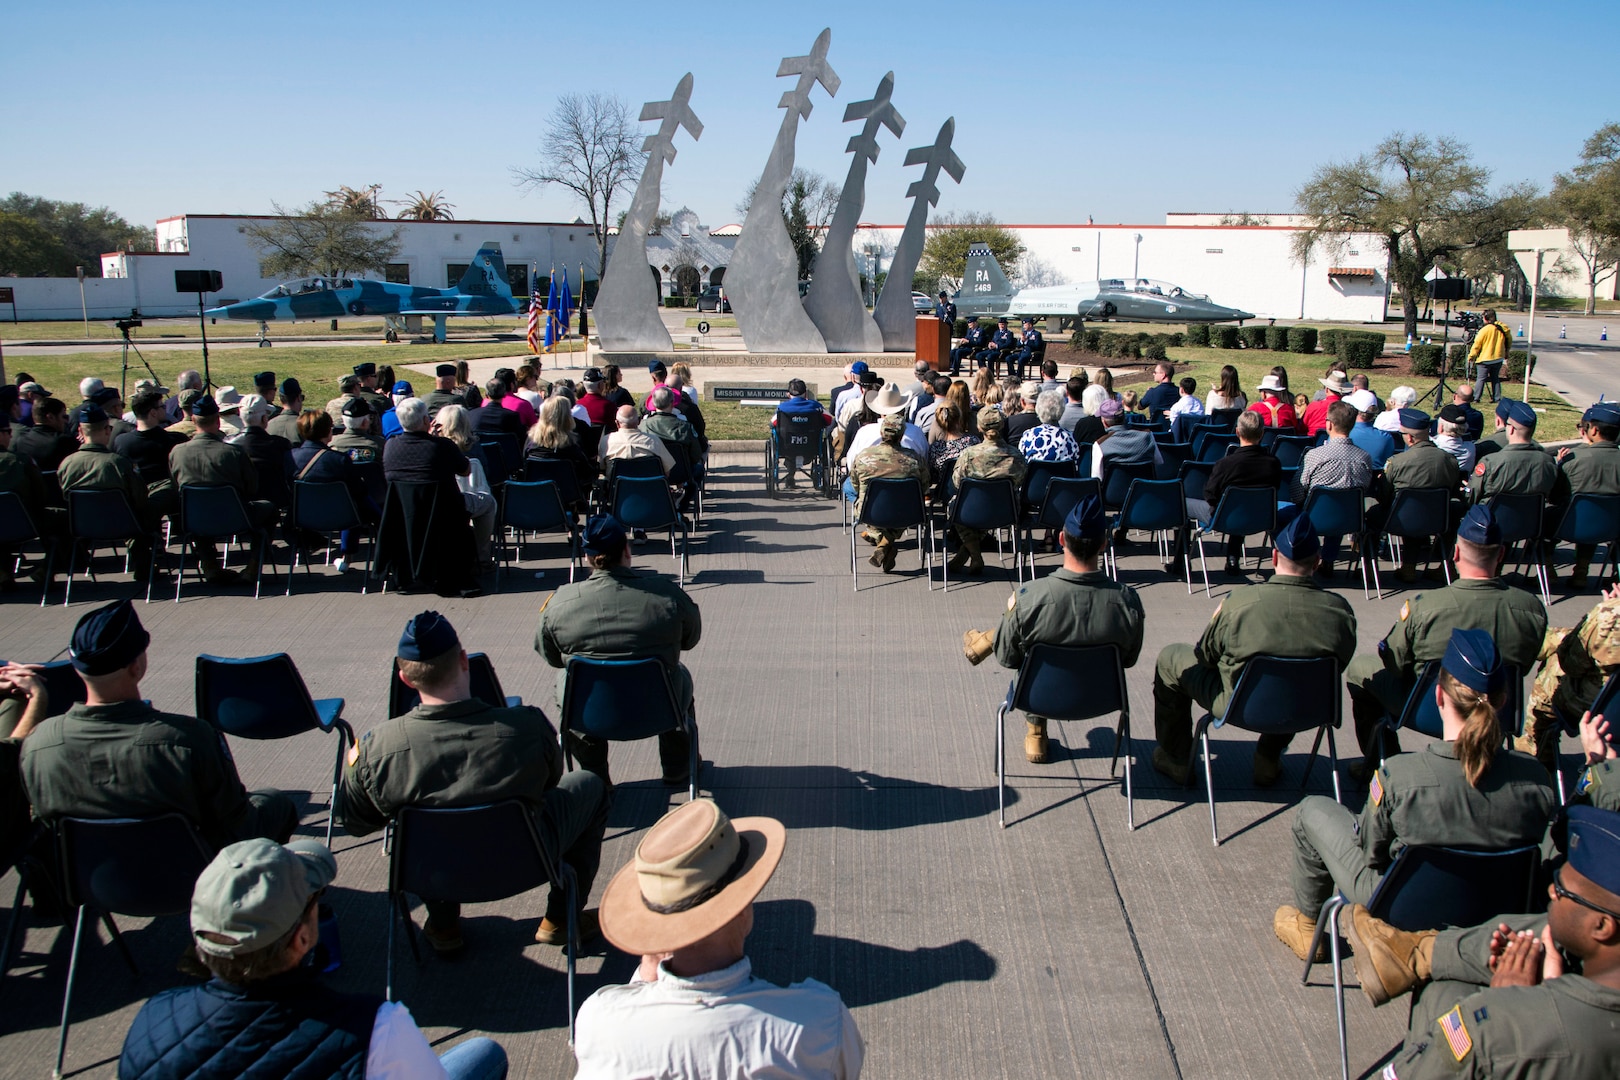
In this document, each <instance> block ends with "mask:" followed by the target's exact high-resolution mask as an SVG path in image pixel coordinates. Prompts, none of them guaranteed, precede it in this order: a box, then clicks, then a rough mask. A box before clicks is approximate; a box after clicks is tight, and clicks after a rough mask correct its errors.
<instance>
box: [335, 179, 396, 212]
mask: <svg viewBox="0 0 1620 1080" xmlns="http://www.w3.org/2000/svg"><path fill="white" fill-rule="evenodd" d="M325 195H326V204H327V205H328V206H330V207H332V208H333V209H334V210H343V211H346V212H348V213H350V214H353V215H354V216H356V217H362V218H372V219H374V220H377V221H386V220H387V219H388V211H386V210H384V209H383V206H382V204H383V199H382V185H381V184H367V185H366V186H365V187H358V188H355V187H350V186H349V185H348V184H339V185H338V189H337V190H336V191H328V192H326V193H325Z"/></svg>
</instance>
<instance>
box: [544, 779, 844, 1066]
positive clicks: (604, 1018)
mask: <svg viewBox="0 0 1620 1080" xmlns="http://www.w3.org/2000/svg"><path fill="white" fill-rule="evenodd" d="M785 841H786V833H785V830H784V829H783V828H782V823H781V822H779V821H776V820H774V819H773V818H766V817H757V818H737V819H736V820H735V821H733V820H731V819H729V818H727V817H726V815H725V812H724V811H722V810H721V809H720V807H719V806H717V805H716V804H715V803H714V802H713V801H712V800H709V799H695V800H693V801H691V802H687V803H684V804H682V805H681V806H679V807H677V808H676V809H675V810H672V811H671V812H670V813H668V814H666V815H665V816H664V818H663V819H662V820H660V821H659V822H658V824H656V825H654V826H653V827H652V828H651V829H649V830H648V831H647V835H646V836H645V837H643V838H642V841H641V843H640V844H639V845H637V847H636V854H635V858H634V859H632V860H631V861H630V863H628V864H627V865H626V866H625V867H624V868H623V869H621V870H620V871H619V872H618V873H617V874H615V875H614V877H613V880H612V882H610V883H609V884H608V887H607V891H606V892H605V893H604V894H603V896H602V907H601V914H602V933H603V935H604V936H605V937H606V938H607V939H608V941H610V942H612V943H613V944H614V945H615V946H617V947H618V948H620V949H623V950H624V951H625V952H627V953H630V954H632V955H636V956H641V957H642V958H643V968H642V971H641V972H638V973H637V977H636V981H634V982H631V983H629V984H628V985H625V986H605V987H603V988H602V989H600V990H598V991H597V992H596V993H594V994H592V995H591V996H590V998H589V999H588V1000H587V1001H586V1002H585V1004H584V1006H582V1007H581V1008H580V1010H579V1022H578V1028H577V1035H576V1037H575V1041H574V1054H575V1056H576V1057H578V1059H579V1072H578V1073H576V1074H575V1076H576V1078H577V1080H595V1078H599V1077H621V1076H667V1077H694V1078H696V1077H709V1076H728V1077H754V1076H771V1077H795V1076H803V1077H824V1078H840V1080H842V1078H853V1077H857V1076H859V1075H860V1072H861V1063H862V1060H863V1058H864V1056H865V1052H866V1051H865V1046H864V1044H863V1043H862V1041H861V1035H860V1032H859V1030H857V1029H856V1027H855V1018H854V1017H853V1016H851V1015H850V1013H849V1010H848V1009H847V1008H845V1007H844V1003H843V1001H842V1000H840V998H839V996H838V993H837V991H835V990H833V989H832V988H831V987H829V986H826V985H825V984H823V983H820V982H817V981H816V980H814V979H806V980H805V981H804V982H802V983H794V984H793V985H792V986H787V987H781V986H777V985H775V984H773V983H768V982H765V981H764V980H763V979H756V978H755V977H754V975H753V971H752V968H751V966H750V964H749V962H748V956H747V954H746V953H745V952H744V949H743V946H744V943H745V942H746V941H747V938H748V934H749V931H751V930H752V929H753V927H754V898H755V897H756V896H758V895H759V893H760V890H762V889H763V888H764V887H765V883H766V882H768V881H769V880H770V879H771V875H772V874H773V873H775V871H776V865H777V863H778V862H780V861H781V858H782V847H783V844H784V843H785ZM655 960H656V961H658V966H657V971H656V974H654V973H652V972H651V971H649V970H648V969H649V968H650V967H651V965H652V963H653V961H655Z"/></svg>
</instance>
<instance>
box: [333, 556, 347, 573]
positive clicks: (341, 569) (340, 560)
mask: <svg viewBox="0 0 1620 1080" xmlns="http://www.w3.org/2000/svg"><path fill="white" fill-rule="evenodd" d="M332 567H333V569H335V570H336V571H337V572H338V573H340V574H347V573H348V572H349V560H348V559H345V558H344V557H343V556H341V555H339V556H338V557H337V558H336V559H334V560H333V561H332Z"/></svg>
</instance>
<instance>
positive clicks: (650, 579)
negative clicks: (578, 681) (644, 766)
mask: <svg viewBox="0 0 1620 1080" xmlns="http://www.w3.org/2000/svg"><path fill="white" fill-rule="evenodd" d="M584 544H585V559H586V561H587V562H589V563H590V565H591V576H590V577H588V578H586V579H585V580H584V581H580V582H575V583H573V584H569V585H564V586H562V587H561V588H559V589H558V590H557V591H556V592H554V593H552V594H551V595H550V596H549V597H547V598H546V602H545V603H544V604H542V605H541V606H540V625H539V626H538V627H536V629H535V632H534V651H535V652H537V653H539V654H540V655H541V656H543V657H544V658H545V661H546V663H548V664H550V665H551V666H552V667H554V668H563V669H564V670H563V671H562V673H561V674H559V675H558V676H557V703H558V705H561V704H562V701H563V696H564V693H565V691H566V689H567V682H568V672H567V670H566V668H567V665H568V661H569V659H571V658H572V657H575V656H583V657H588V658H590V659H592V660H632V659H640V658H642V657H648V656H651V657H656V658H657V659H658V662H659V663H661V664H663V665H664V670H665V672H667V673H668V675H669V684H670V688H671V689H672V690H673V691H674V693H675V706H676V708H678V709H684V710H686V711H687V715H693V712H692V710H693V708H694V704H695V703H694V701H693V692H692V673H691V672H690V671H688V670H687V669H686V665H685V664H682V663H681V659H680V657H681V653H683V652H685V651H688V650H690V649H694V648H696V647H697V643H698V640H699V639H700V638H701V637H702V636H703V616H702V613H701V612H699V610H698V606H697V604H696V602H694V601H693V600H692V598H691V597H690V596H688V595H687V594H686V591H685V590H684V589H682V588H681V587H680V586H679V585H677V584H676V583H675V582H673V581H671V580H670V579H669V578H667V577H662V576H660V575H658V574H655V573H652V572H649V571H638V570H635V569H632V567H631V565H630V562H631V557H632V554H633V549H632V547H631V544H630V535H629V533H628V532H627V531H626V530H625V527H624V525H623V523H622V522H620V521H619V519H618V518H615V517H613V516H612V515H610V514H599V515H597V516H596V517H593V518H591V519H590V520H589V521H588V522H586V524H585V535H584ZM568 738H569V749H570V751H571V752H572V753H573V755H574V757H575V758H576V759H578V761H579V764H580V767H581V768H584V769H588V770H590V771H591V772H594V773H596V774H597V775H598V776H600V777H601V778H602V779H603V780H604V781H606V782H608V783H611V782H612V781H611V780H610V779H609V774H608V744H607V742H606V741H605V740H602V739H598V738H595V737H594V736H590V735H581V734H579V733H577V732H569V735H568ZM690 752H691V743H690V741H689V738H688V736H687V734H686V733H685V732H684V731H666V732H664V733H663V734H661V735H659V736H658V760H659V762H660V764H661V765H662V766H663V775H664V783H666V784H668V785H670V786H671V787H685V786H686V785H687V782H688V781H689V780H690V779H691V760H690V757H689V755H690Z"/></svg>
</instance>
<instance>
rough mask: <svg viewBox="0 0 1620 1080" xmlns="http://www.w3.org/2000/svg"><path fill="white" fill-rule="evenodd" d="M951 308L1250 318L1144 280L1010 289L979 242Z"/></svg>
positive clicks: (1086, 316)
mask: <svg viewBox="0 0 1620 1080" xmlns="http://www.w3.org/2000/svg"><path fill="white" fill-rule="evenodd" d="M956 310H957V311H958V312H959V313H960V314H961V315H962V316H964V317H966V318H972V317H974V316H978V315H1006V316H1008V317H1009V318H1020V317H1023V316H1026V315H1027V316H1030V317H1032V318H1038V319H1050V318H1057V319H1078V320H1081V321H1085V320H1093V321H1100V320H1103V319H1119V320H1121V321H1123V322H1168V323H1201V322H1231V321H1233V320H1235V321H1237V322H1239V323H1241V322H1243V320H1245V319H1252V318H1254V315H1253V314H1252V313H1250V312H1247V311H1239V310H1238V309H1237V308H1229V307H1222V306H1221V305H1219V304H1216V303H1212V302H1211V301H1210V299H1209V297H1207V296H1202V295H1199V294H1198V293H1190V292H1187V291H1186V290H1185V289H1183V288H1181V287H1180V286H1178V285H1171V284H1169V283H1167V282H1163V281H1153V280H1150V279H1148V278H1110V279H1105V280H1103V281H1086V282H1081V283H1080V284H1078V285H1048V286H1044V287H1042V288H1038V289H1015V288H1013V286H1012V282H1010V281H1008V280H1007V275H1006V274H1004V273H1002V272H1001V264H1000V263H998V262H997V261H996V257H995V256H994V255H992V254H991V253H990V249H989V248H988V247H985V246H984V245H982V244H974V245H973V246H972V247H970V248H968V253H967V269H966V271H965V272H964V273H963V274H962V288H961V289H960V290H959V291H958V292H957V294H956Z"/></svg>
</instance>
